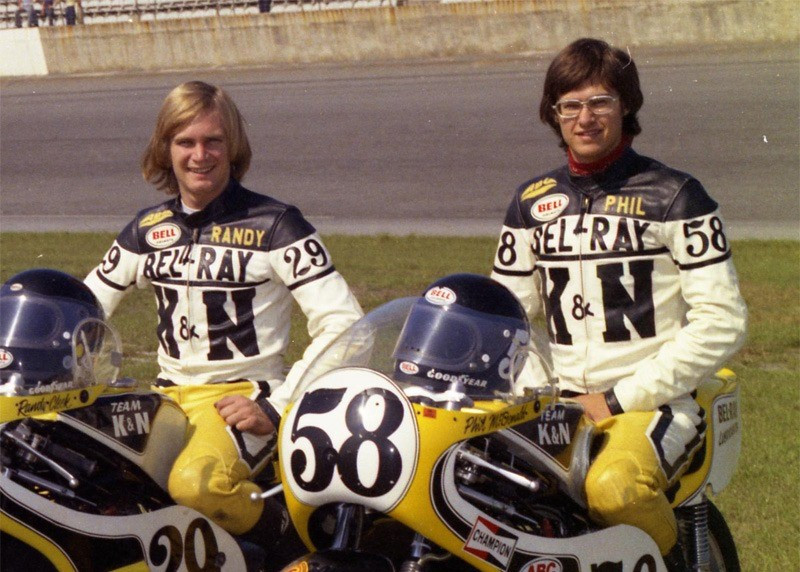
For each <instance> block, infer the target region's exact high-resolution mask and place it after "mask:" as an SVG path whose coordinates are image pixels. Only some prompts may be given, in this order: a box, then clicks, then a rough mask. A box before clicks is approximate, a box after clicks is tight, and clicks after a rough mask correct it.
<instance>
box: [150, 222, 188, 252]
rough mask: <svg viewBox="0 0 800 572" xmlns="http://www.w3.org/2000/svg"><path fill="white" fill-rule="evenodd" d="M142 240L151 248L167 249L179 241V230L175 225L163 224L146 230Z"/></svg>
mask: <svg viewBox="0 0 800 572" xmlns="http://www.w3.org/2000/svg"><path fill="white" fill-rule="evenodd" d="M144 239H145V241H147V244H149V245H150V246H152V247H153V248H167V247H168V246H172V245H173V244H175V243H176V242H178V241H179V240H180V239H181V228H180V227H179V226H178V225H177V224H174V223H171V222H165V223H164V224H160V225H158V226H154V227H153V228H151V229H150V230H148V231H147V234H145V236H144Z"/></svg>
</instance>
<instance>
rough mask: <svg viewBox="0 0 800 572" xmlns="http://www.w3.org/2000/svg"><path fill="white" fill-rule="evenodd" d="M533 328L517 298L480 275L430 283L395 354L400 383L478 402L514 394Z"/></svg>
mask: <svg viewBox="0 0 800 572" xmlns="http://www.w3.org/2000/svg"><path fill="white" fill-rule="evenodd" d="M529 339H530V326H529V323H528V318H527V315H526V314H525V310H524V309H523V307H522V305H521V304H520V302H519V300H518V299H517V298H516V296H514V294H513V293H512V292H511V291H510V290H508V289H507V288H506V287H505V286H503V285H502V284H500V283H499V282H497V281H495V280H492V279H491V278H488V277H486V276H480V275H477V274H452V275H449V276H445V277H443V278H440V279H439V280H436V281H435V282H433V283H432V284H430V285H429V286H428V287H427V288H426V289H425V292H424V293H423V295H422V297H421V298H420V299H419V300H418V301H417V302H416V303H415V304H414V306H413V307H412V309H411V311H410V312H409V314H408V318H407V319H406V322H405V325H404V326H403V330H402V332H401V334H400V336H399V338H398V342H397V346H396V347H395V351H394V354H393V356H394V358H395V359H396V362H395V378H396V379H397V381H400V382H404V383H414V384H415V385H420V386H422V387H424V388H425V389H427V390H428V391H431V392H441V391H445V390H447V389H453V388H458V389H459V391H462V392H463V393H466V394H467V395H468V396H469V397H470V398H472V399H494V398H497V397H499V396H507V395H509V394H511V393H512V390H513V384H514V381H515V379H516V377H517V375H518V374H519V372H520V370H521V369H522V365H523V363H524V361H525V358H526V356H527V346H528V341H529Z"/></svg>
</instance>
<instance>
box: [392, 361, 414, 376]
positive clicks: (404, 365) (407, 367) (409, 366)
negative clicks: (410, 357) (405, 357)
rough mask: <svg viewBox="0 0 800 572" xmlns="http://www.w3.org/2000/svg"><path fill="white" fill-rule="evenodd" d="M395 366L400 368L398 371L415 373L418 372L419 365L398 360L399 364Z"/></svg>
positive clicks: (409, 373) (408, 373) (407, 373)
mask: <svg viewBox="0 0 800 572" xmlns="http://www.w3.org/2000/svg"><path fill="white" fill-rule="evenodd" d="M397 367H398V368H399V369H400V371H402V372H403V373H405V374H406V375H416V374H418V373H419V367H418V366H417V364H415V363H412V362H410V361H402V362H400V365H399V366H397Z"/></svg>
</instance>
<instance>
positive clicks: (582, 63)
mask: <svg viewBox="0 0 800 572" xmlns="http://www.w3.org/2000/svg"><path fill="white" fill-rule="evenodd" d="M587 84H598V85H602V86H605V87H606V88H608V89H613V90H614V91H616V92H617V93H618V94H619V96H620V101H621V103H622V110H623V113H624V114H625V115H624V117H623V118H622V133H623V134H624V135H628V136H630V137H635V136H636V135H638V134H639V133H641V132H642V127H641V125H639V120H638V119H637V118H636V113H637V112H638V111H639V109H641V107H642V103H644V96H643V95H642V90H641V87H640V86H639V72H638V71H637V70H636V64H635V63H634V62H633V59H632V58H631V57H630V54H628V53H626V52H624V51H622V50H620V49H619V48H612V47H611V46H610V45H608V44H607V43H606V42H604V41H603V40H596V39H594V38H581V39H580V40H575V41H574V42H572V43H571V44H570V45H568V46H567V47H566V48H564V49H563V50H561V52H559V53H558V55H556V57H555V58H554V59H553V61H552V62H551V63H550V67H548V68H547V75H546V76H545V79H544V89H543V92H542V101H541V102H540V104H539V118H540V119H541V120H542V122H544V123H546V124H548V125H549V126H550V127H552V128H553V131H555V132H556V134H557V135H558V136H559V138H560V139H561V143H560V144H561V147H564V148H566V146H567V144H566V143H565V142H564V139H563V138H562V137H561V126H560V124H559V121H558V116H557V115H556V112H555V110H554V109H553V105H555V103H556V102H557V101H558V100H559V98H560V97H561V96H562V95H564V94H565V93H567V92H569V91H572V90H574V89H579V88H580V87H582V86H584V85H587Z"/></svg>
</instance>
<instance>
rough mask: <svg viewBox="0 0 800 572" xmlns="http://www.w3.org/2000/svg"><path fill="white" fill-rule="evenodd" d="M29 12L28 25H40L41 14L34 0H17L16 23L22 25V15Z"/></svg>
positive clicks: (18, 26)
mask: <svg viewBox="0 0 800 572" xmlns="http://www.w3.org/2000/svg"><path fill="white" fill-rule="evenodd" d="M23 14H27V19H28V27H29V28H35V27H37V26H38V25H39V14H38V13H37V12H36V10H35V9H34V6H33V0H17V13H16V15H15V17H14V25H15V26H16V27H17V28H21V27H22V15H23Z"/></svg>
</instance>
